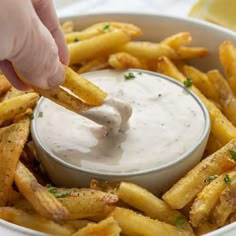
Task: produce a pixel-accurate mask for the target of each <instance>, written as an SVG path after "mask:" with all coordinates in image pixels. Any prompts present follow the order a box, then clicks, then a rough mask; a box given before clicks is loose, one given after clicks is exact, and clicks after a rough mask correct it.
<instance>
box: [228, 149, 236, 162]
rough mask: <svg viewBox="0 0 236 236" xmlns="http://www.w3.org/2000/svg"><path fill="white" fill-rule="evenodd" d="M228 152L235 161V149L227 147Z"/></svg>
mask: <svg viewBox="0 0 236 236" xmlns="http://www.w3.org/2000/svg"><path fill="white" fill-rule="evenodd" d="M228 152H229V153H230V155H231V157H232V159H233V160H234V161H236V151H234V150H232V149H228Z"/></svg>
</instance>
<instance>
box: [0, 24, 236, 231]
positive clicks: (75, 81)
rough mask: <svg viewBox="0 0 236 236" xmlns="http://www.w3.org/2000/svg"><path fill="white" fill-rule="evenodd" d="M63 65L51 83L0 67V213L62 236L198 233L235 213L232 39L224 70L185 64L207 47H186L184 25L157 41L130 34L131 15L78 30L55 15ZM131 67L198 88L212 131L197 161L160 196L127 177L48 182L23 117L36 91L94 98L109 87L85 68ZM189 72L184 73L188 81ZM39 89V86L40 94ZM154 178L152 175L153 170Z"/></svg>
mask: <svg viewBox="0 0 236 236" xmlns="http://www.w3.org/2000/svg"><path fill="white" fill-rule="evenodd" d="M62 28H63V30H64V34H65V38H66V41H67V43H68V48H69V52H70V67H71V68H72V69H73V70H72V69H70V68H66V81H65V83H64V84H63V85H62V87H66V88H70V89H71V91H72V92H74V93H75V94H77V95H79V96H80V100H79V101H78V100H74V98H71V96H69V95H68V94H65V90H63V89H62V87H60V88H56V89H52V90H49V91H44V90H40V89H38V88H33V89H32V90H30V91H27V92H24V91H19V90H17V89H15V88H13V87H12V86H11V85H10V84H9V82H8V81H7V79H6V78H5V77H4V76H3V75H0V96H1V103H0V125H1V128H0V153H1V155H0V218H1V219H3V220H6V221H9V222H12V223H14V224H17V225H20V226H23V227H27V228H30V229H34V230H37V231H41V232H44V233H47V234H50V235H59V236H60V235H62V236H67V235H68V236H69V235H73V236H92V235H94V236H95V235H96V236H106V235H107V236H117V235H127V236H129V235H130V236H134V235H143V236H152V235H153V236H156V235H169V236H176V235H183V236H185V235H186V236H188V235H189V236H190V235H202V234H204V233H207V232H210V231H213V230H216V229H218V228H220V227H222V226H224V225H227V224H229V223H231V222H234V221H235V220H236V198H235V196H236V97H235V96H236V48H235V46H234V45H233V43H232V42H230V41H225V42H223V43H222V44H221V45H220V46H219V59H220V61H221V63H222V66H223V68H224V70H225V77H224V75H222V74H221V73H220V72H219V71H218V70H212V71H208V72H203V71H200V70H199V69H197V68H195V67H193V66H191V65H189V64H188V63H187V59H190V58H199V57H203V56H206V55H207V53H208V52H207V49H206V48H204V47H191V46H189V44H190V43H191V41H192V37H191V35H190V33H188V32H181V33H178V34H175V35H172V36H170V37H168V38H165V39H163V40H162V41H161V42H159V43H154V42H142V41H133V39H134V38H137V37H139V36H140V35H142V30H141V29H139V28H138V27H137V26H135V25H132V24H126V23H120V22H102V23H98V24H95V25H92V26H90V27H88V28H86V29H84V30H82V31H79V32H77V31H75V30H74V26H73V22H65V23H64V24H63V25H62ZM106 68H114V69H126V68H138V69H146V70H151V71H155V72H159V73H162V74H165V75H168V76H170V77H172V78H174V79H176V80H178V81H180V82H181V83H183V84H184V85H185V86H186V87H187V89H190V90H192V91H193V92H194V93H196V94H197V95H198V96H199V98H200V99H201V101H202V102H203V103H204V104H205V105H206V107H207V109H208V111H209V114H210V118H211V133H210V138H209V141H208V144H207V147H206V150H205V153H204V157H203V159H202V161H201V162H200V163H199V164H198V165H197V166H195V167H194V168H193V169H192V170H190V171H189V172H188V173H187V174H186V175H185V176H184V177H183V178H181V179H180V180H179V181H178V182H177V183H176V184H174V186H172V187H171V188H170V189H169V190H168V191H167V192H165V193H164V194H163V196H155V195H153V194H152V193H151V192H149V191H148V190H146V189H144V188H142V187H141V186H138V185H135V184H133V183H128V182H121V183H118V184H117V183H116V184H114V183H109V182H108V181H105V180H91V184H90V186H87V188H80V189H79V188H61V187H57V186H54V185H53V183H51V182H50V180H49V179H48V178H47V177H46V175H45V173H44V172H43V171H42V170H41V168H40V167H41V166H40V163H39V161H38V157H37V153H36V151H35V148H34V144H33V142H32V140H31V138H30V129H29V127H30V122H31V119H33V118H34V117H33V115H32V110H33V109H34V107H35V105H36V103H37V101H38V99H39V96H40V95H43V96H45V97H48V98H49V99H51V100H54V101H55V102H57V103H59V104H61V105H63V106H65V107H67V108H69V109H71V110H73V111H75V112H80V111H82V110H86V109H89V108H90V107H93V106H97V105H100V104H101V103H102V102H103V100H104V99H105V97H106V93H104V92H103V91H101V90H99V88H96V87H94V86H93V85H92V84H88V83H87V81H85V80H84V79H83V78H81V76H80V75H79V74H80V73H82V72H87V71H93V70H99V69H106ZM186 81H187V83H186ZM39 94H40V95H39ZM157 181H158V180H157Z"/></svg>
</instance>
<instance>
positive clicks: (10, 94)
mask: <svg viewBox="0 0 236 236" xmlns="http://www.w3.org/2000/svg"><path fill="white" fill-rule="evenodd" d="M32 92H34V91H33V90H29V91H22V90H18V89H16V88H14V87H11V88H10V89H9V90H8V92H7V93H6V94H5V95H4V97H3V100H2V101H6V100H8V99H10V98H13V97H17V96H20V95H23V94H27V93H32Z"/></svg>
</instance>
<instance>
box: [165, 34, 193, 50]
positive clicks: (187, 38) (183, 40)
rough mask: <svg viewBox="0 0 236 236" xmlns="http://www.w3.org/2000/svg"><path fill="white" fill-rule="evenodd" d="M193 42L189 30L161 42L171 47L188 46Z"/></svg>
mask: <svg viewBox="0 0 236 236" xmlns="http://www.w3.org/2000/svg"><path fill="white" fill-rule="evenodd" d="M191 42H192V36H191V34H190V33H189V32H180V33H177V34H174V35H171V36H170V37H167V38H165V39H163V40H162V41H161V44H165V45H167V46H169V47H171V48H174V49H177V48H179V47H181V46H186V45H188V44H190V43H191Z"/></svg>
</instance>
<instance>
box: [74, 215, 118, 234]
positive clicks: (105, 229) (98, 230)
mask: <svg viewBox="0 0 236 236" xmlns="http://www.w3.org/2000/svg"><path fill="white" fill-rule="evenodd" d="M120 232H121V229H120V227H119V225H118V223H117V222H116V221H115V220H114V218H113V217H108V218H106V219H104V220H102V221H100V222H99V223H97V224H88V225H87V226H85V227H84V228H82V229H80V230H79V231H78V232H76V233H74V234H73V235H72V236H91V235H96V236H119V235H120Z"/></svg>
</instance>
